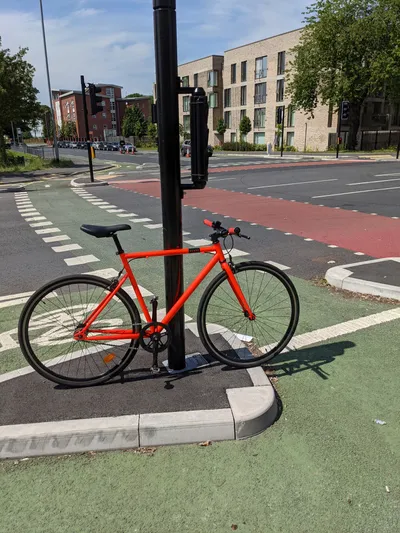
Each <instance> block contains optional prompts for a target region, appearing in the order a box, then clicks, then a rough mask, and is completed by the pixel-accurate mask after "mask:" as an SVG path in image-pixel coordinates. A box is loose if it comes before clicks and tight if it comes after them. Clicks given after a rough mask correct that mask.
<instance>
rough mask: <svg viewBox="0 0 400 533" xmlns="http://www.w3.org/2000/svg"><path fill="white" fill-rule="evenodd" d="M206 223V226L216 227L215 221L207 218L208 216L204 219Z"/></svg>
mask: <svg viewBox="0 0 400 533" xmlns="http://www.w3.org/2000/svg"><path fill="white" fill-rule="evenodd" d="M203 222H204V224H205V225H206V226H210V228H212V227H214V224H213V222H211V220H207V219H206V218H205V219H204V220H203Z"/></svg>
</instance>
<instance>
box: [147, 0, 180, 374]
mask: <svg viewBox="0 0 400 533" xmlns="http://www.w3.org/2000/svg"><path fill="white" fill-rule="evenodd" d="M153 10H154V44H155V56H156V83H157V124H158V146H159V160H160V179H161V207H162V220H163V234H164V248H165V249H171V248H172V249H173V248H182V203H181V169H180V157H179V113H178V57H177V56H178V54H177V37H176V0H153ZM164 267H165V297H166V304H167V311H168V310H169V309H171V307H172V306H173V305H174V303H175V302H176V301H177V299H178V298H179V297H180V296H181V294H182V290H183V258H182V256H174V257H166V258H165V259H164ZM169 326H170V328H171V332H172V343H171V344H170V346H169V348H168V366H169V368H171V369H172V370H182V369H183V368H185V324H184V312H183V308H182V309H181V310H180V311H179V313H177V315H176V316H175V318H174V319H173V320H172V321H171V322H170V324H169Z"/></svg>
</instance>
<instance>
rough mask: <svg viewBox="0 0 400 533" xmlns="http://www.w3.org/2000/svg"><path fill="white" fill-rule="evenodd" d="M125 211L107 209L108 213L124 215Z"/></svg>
mask: <svg viewBox="0 0 400 533" xmlns="http://www.w3.org/2000/svg"><path fill="white" fill-rule="evenodd" d="M124 211H125V209H107V213H124Z"/></svg>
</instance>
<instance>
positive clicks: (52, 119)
mask: <svg viewBox="0 0 400 533" xmlns="http://www.w3.org/2000/svg"><path fill="white" fill-rule="evenodd" d="M39 4H40V16H41V18H42V33H43V47H44V57H45V60H46V72H47V85H48V86H49V98H50V109H51V123H52V126H53V139H54V152H55V156H56V161H59V160H60V154H59V150H58V142H57V129H56V121H55V118H54V108H53V98H52V94H51V83H50V72H49V61H48V59H47V45H46V34H45V31H44V18H43V5H42V0H39Z"/></svg>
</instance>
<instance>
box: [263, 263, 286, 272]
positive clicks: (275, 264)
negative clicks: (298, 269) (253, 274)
mask: <svg viewBox="0 0 400 533" xmlns="http://www.w3.org/2000/svg"><path fill="white" fill-rule="evenodd" d="M264 263H267V264H268V265H272V266H274V267H276V268H279V270H290V269H291V267H289V266H286V265H282V264H281V263H276V262H275V261H264Z"/></svg>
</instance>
